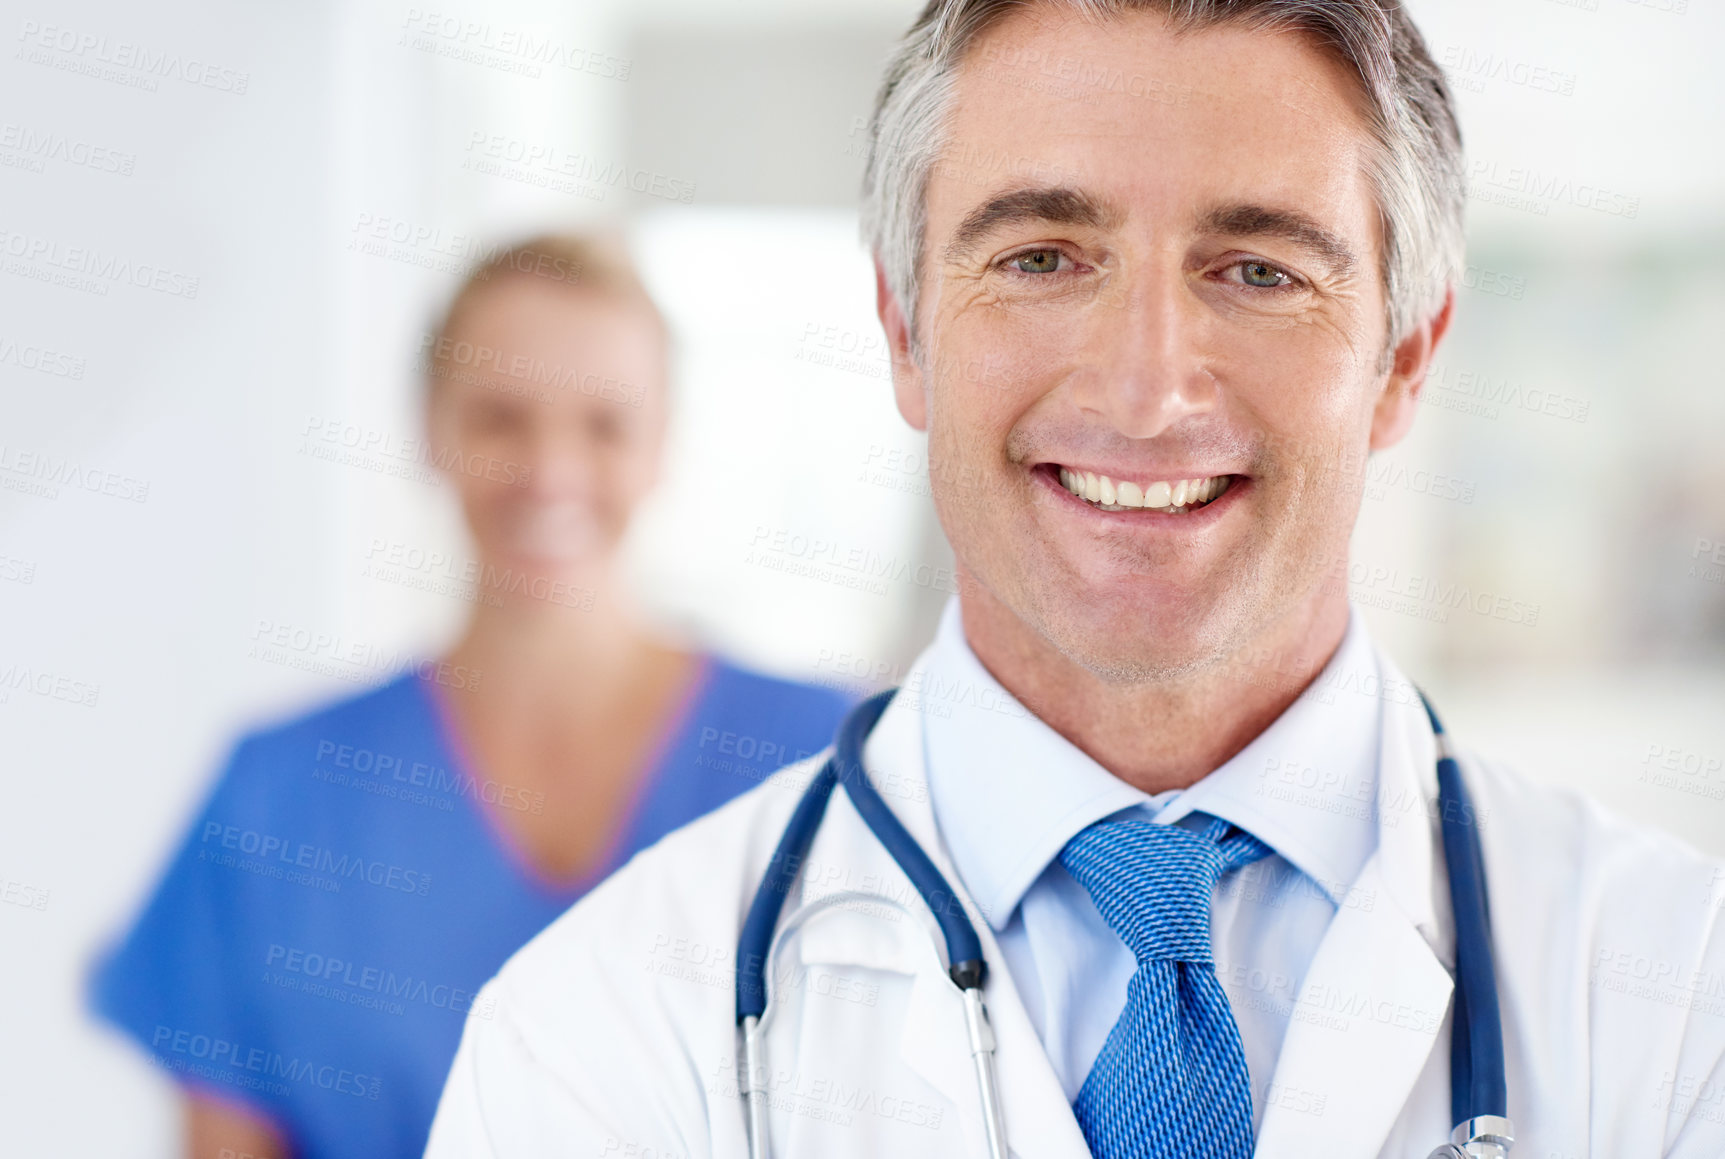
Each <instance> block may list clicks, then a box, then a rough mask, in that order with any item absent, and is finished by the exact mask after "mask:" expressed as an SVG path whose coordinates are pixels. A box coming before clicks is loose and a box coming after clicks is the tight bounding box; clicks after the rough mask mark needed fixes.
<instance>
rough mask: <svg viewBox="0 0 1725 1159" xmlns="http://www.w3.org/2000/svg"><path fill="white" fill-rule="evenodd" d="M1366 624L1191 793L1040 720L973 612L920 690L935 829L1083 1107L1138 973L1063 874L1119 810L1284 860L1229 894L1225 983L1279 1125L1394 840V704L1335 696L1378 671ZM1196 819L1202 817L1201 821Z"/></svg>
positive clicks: (951, 620) (1353, 625)
mask: <svg viewBox="0 0 1725 1159" xmlns="http://www.w3.org/2000/svg"><path fill="white" fill-rule="evenodd" d="M1376 671H1377V658H1376V653H1375V650H1374V649H1373V647H1372V644H1371V641H1370V638H1369V637H1368V636H1367V634H1366V631H1365V628H1364V625H1363V624H1362V623H1361V622H1360V619H1359V615H1358V613H1357V612H1356V613H1353V614H1352V616H1351V617H1350V619H1349V623H1348V629H1347V633H1346V635H1345V636H1344V638H1343V640H1342V644H1341V646H1340V647H1339V648H1338V649H1337V650H1336V653H1335V655H1334V656H1333V657H1331V659H1330V661H1329V664H1328V665H1327V666H1326V668H1325V670H1324V673H1323V674H1322V675H1320V677H1319V678H1318V680H1317V681H1315V682H1314V683H1313V684H1312V686H1311V687H1310V688H1308V689H1307V691H1306V692H1305V694H1303V695H1302V696H1301V697H1300V698H1299V699H1298V700H1296V701H1295V702H1294V704H1293V705H1292V706H1291V707H1290V708H1289V709H1288V710H1287V711H1286V712H1284V713H1283V714H1282V715H1281V716H1280V717H1278V718H1277V719H1276V721H1275V722H1274V723H1273V724H1271V725H1270V727H1269V728H1267V729H1265V730H1264V731H1263V732H1262V733H1260V734H1259V735H1258V737H1257V738H1256V739H1254V740H1253V741H1252V742H1251V743H1250V744H1248V745H1247V746H1246V747H1245V748H1244V749H1242V750H1241V751H1240V752H1239V753H1238V754H1237V755H1235V756H1234V757H1233V758H1232V759H1231V760H1229V761H1228V762H1227V763H1226V764H1224V765H1222V766H1221V767H1220V768H1218V769H1216V770H1215V771H1214V772H1212V773H1211V774H1210V775H1209V776H1207V777H1205V778H1204V779H1203V780H1201V781H1199V782H1198V783H1197V784H1195V785H1193V786H1192V787H1191V788H1188V789H1184V790H1178V789H1176V790H1170V791H1168V792H1165V793H1160V794H1157V795H1156V796H1153V797H1152V796H1150V795H1148V794H1146V793H1143V792H1141V791H1140V790H1138V789H1135V788H1133V787H1132V786H1131V785H1128V784H1127V783H1126V782H1124V781H1122V780H1119V779H1117V778H1116V777H1115V776H1114V775H1113V774H1111V773H1110V772H1108V770H1107V769H1105V768H1103V767H1102V766H1101V765H1099V764H1097V763H1096V762H1095V761H1094V760H1092V759H1091V758H1090V757H1089V756H1087V755H1085V754H1084V753H1083V752H1082V751H1080V750H1079V749H1078V748H1077V747H1076V746H1075V745H1073V744H1072V742H1070V741H1068V740H1067V739H1066V738H1065V737H1062V736H1061V735H1060V734H1059V733H1057V732H1055V731H1054V730H1053V729H1052V728H1050V727H1048V725H1046V724H1044V723H1043V722H1042V721H1040V720H1038V719H1037V718H1036V717H1035V716H1033V715H1031V714H1030V713H1029V712H1028V711H1027V710H1025V709H1024V708H1023V707H1022V706H1021V705H1019V704H1018V702H1017V701H1016V700H1014V699H1013V698H1012V696H1011V695H1010V694H1009V693H1008V692H1006V690H1005V689H1004V688H1002V687H1001V686H1000V683H999V682H998V681H997V680H995V679H994V677H993V676H991V675H990V674H989V673H988V670H987V669H985V668H984V667H983V666H982V664H981V662H979V661H978V660H977V658H976V655H975V653H973V652H972V651H971V650H970V645H969V644H968V643H967V642H966V640H965V637H964V628H963V625H962V623H961V621H960V618H959V606H958V601H957V600H956V599H955V600H953V601H952V602H951V603H949V604H948V605H947V608H946V613H945V615H944V616H943V617H942V620H941V626H940V631H939V632H938V634H937V635H936V637H935V642H934V645H933V647H932V648H931V649H930V651H929V654H928V656H927V660H926V669H925V671H924V674H923V678H922V681H921V683H920V685H919V686H918V687H916V688H915V689H914V690H907V691H913V693H914V695H915V696H916V698H917V701H918V703H919V704H920V705H921V707H922V712H923V719H924V723H925V727H924V734H923V735H924V743H925V745H926V751H925V752H924V757H925V759H926V761H927V767H928V783H929V795H930V798H931V800H932V803H933V806H934V815H935V820H936V823H937V824H938V825H939V827H940V831H941V836H942V837H943V838H944V840H945V842H946V845H947V848H948V849H949V850H950V851H951V854H952V859H953V863H954V866H955V868H956V869H957V870H958V873H959V876H960V877H961V878H962V879H963V881H964V884H965V887H966V888H967V889H968V890H969V892H970V895H971V897H973V898H974V899H975V900H976V902H977V904H978V906H979V907H980V908H981V909H982V912H983V914H984V915H985V916H986V918H987V919H988V922H989V924H990V925H991V926H993V928H994V932H995V935H996V937H997V939H998V940H999V942H1000V949H1001V953H1002V954H1003V955H1004V956H1005V958H1006V966H1007V969H1008V970H1009V971H1010V972H1011V974H1012V980H1013V983H1014V985H1015V986H1016V987H1017V989H1018V992H1019V995H1020V996H1021V998H1022V999H1023V1002H1024V1005H1025V1009H1026V1010H1027V1011H1028V1012H1029V1015H1030V1019H1031V1022H1032V1023H1033V1024H1034V1025H1035V1027H1036V1031H1037V1033H1038V1034H1039V1035H1040V1036H1041V1038H1042V1044H1043V1047H1044V1049H1045V1050H1046V1051H1047V1052H1048V1057H1049V1060H1050V1061H1051V1062H1052V1063H1053V1064H1054V1070H1055V1073H1056V1074H1057V1075H1058V1076H1059V1078H1060V1082H1061V1085H1062V1086H1063V1087H1064V1088H1065V1090H1066V1095H1067V1098H1069V1099H1071V1098H1076V1097H1077V1094H1078V1090H1079V1087H1081V1086H1082V1085H1083V1083H1084V1078H1085V1076H1086V1075H1088V1074H1089V1073H1090V1068H1091V1066H1092V1065H1093V1064H1094V1063H1095V1061H1096V1057H1097V1055H1098V1054H1100V1053H1101V1050H1102V1046H1103V1043H1104V1042H1105V1041H1106V1040H1107V1038H1108V1032H1109V1031H1110V1030H1111V1029H1112V1028H1113V1026H1114V1022H1115V1020H1116V1019H1117V1018H1119V1016H1120V1012H1121V1010H1122V1009H1124V1007H1125V1005H1126V983H1127V982H1128V981H1129V980H1130V979H1131V977H1132V974H1133V972H1134V971H1135V970H1136V969H1137V963H1136V961H1135V960H1134V959H1133V956H1132V953H1131V951H1130V950H1128V949H1127V948H1126V944H1125V943H1124V942H1122V941H1121V940H1120V938H1119V937H1118V936H1117V935H1116V934H1115V933H1114V931H1113V930H1111V929H1110V928H1109V927H1108V924H1107V923H1106V922H1104V921H1103V920H1102V915H1101V914H1099V913H1097V912H1096V907H1095V905H1094V904H1093V903H1092V902H1091V900H1090V895H1089V894H1088V893H1086V892H1085V890H1084V887H1082V886H1081V885H1079V884H1078V883H1077V882H1076V881H1074V880H1073V879H1072V877H1071V876H1070V875H1069V874H1068V873H1067V872H1066V870H1065V869H1064V868H1063V867H1062V866H1061V864H1060V862H1059V855H1060V851H1061V849H1062V848H1063V847H1065V845H1066V843H1067V841H1069V840H1070V839H1071V838H1072V837H1073V836H1074V835H1075V834H1076V833H1078V831H1079V830H1081V829H1083V828H1084V827H1085V826H1087V825H1090V824H1092V823H1093V822H1096V821H1100V820H1102V819H1103V818H1105V817H1111V816H1114V815H1115V814H1128V815H1131V814H1136V815H1138V816H1142V817H1147V818H1149V819H1151V820H1154V821H1157V822H1161V823H1165V824H1177V823H1186V824H1198V823H1200V821H1201V818H1195V817H1193V815H1194V814H1200V813H1201V814H1206V815H1208V816H1212V817H1222V818H1225V819H1226V820H1228V821H1231V822H1233V823H1234V824H1235V825H1238V826H1239V827H1240V828H1242V829H1244V830H1246V831H1247V832H1249V833H1251V834H1252V835H1253V836H1254V837H1256V838H1258V839H1259V840H1260V841H1262V842H1264V843H1265V844H1266V845H1268V846H1269V847H1270V848H1271V849H1272V850H1273V851H1274V852H1273V853H1272V855H1271V856H1269V857H1267V858H1265V859H1263V860H1261V861H1258V862H1256V863H1255V864H1253V865H1251V866H1248V867H1247V868H1245V869H1243V870H1239V871H1237V872H1235V873H1231V874H1229V875H1227V876H1226V877H1224V878H1222V880H1221V881H1219V882H1218V883H1217V886H1216V894H1215V904H1214V910H1213V917H1212V924H1211V935H1212V940H1213V942H1214V945H1215V957H1216V970H1217V974H1218V976H1219V978H1220V979H1221V982H1222V985H1223V988H1224V989H1225V990H1226V991H1227V993H1228V1000H1229V1002H1230V1004H1231V1005H1232V1006H1233V1010H1234V1019H1235V1021H1236V1022H1237V1023H1238V1024H1239V1027H1240V1038H1241V1042H1242V1044H1243V1046H1244V1049H1245V1055H1246V1068H1247V1070H1248V1071H1249V1072H1250V1074H1251V1078H1252V1113H1253V1126H1254V1128H1256V1127H1257V1126H1258V1125H1259V1124H1260V1123H1261V1122H1262V1120H1263V1114H1264V1107H1265V1105H1266V1102H1267V1098H1268V1096H1269V1094H1270V1090H1269V1087H1270V1080H1271V1077H1272V1076H1273V1074H1274V1071H1275V1065H1276V1058H1277V1056H1278V1055H1279V1054H1280V1053H1281V1048H1282V1039H1283V1037H1284V1036H1285V1035H1286V1033H1287V1029H1288V1021H1289V1018H1290V1015H1291V1012H1292V1008H1293V1003H1294V998H1295V996H1296V995H1297V994H1298V992H1299V987H1300V983H1301V981H1302V980H1303V979H1304V978H1305V974H1306V969H1307V967H1308V966H1309V965H1310V964H1311V961H1312V957H1313V955H1314V954H1315V953H1316V951H1317V947H1318V943H1319V941H1320V940H1321V939H1322V938H1323V936H1324V932H1325V931H1326V930H1327V929H1328V928H1329V924H1330V920H1331V918H1333V917H1334V916H1335V914H1336V912H1337V910H1338V908H1339V907H1341V906H1343V905H1349V906H1370V905H1372V904H1374V903H1375V901H1376V899H1375V898H1369V897H1361V896H1359V895H1358V893H1357V892H1355V891H1352V890H1351V886H1352V884H1353V882H1354V881H1355V880H1356V879H1357V878H1358V876H1359V873H1360V870H1361V869H1362V868H1363V867H1364V866H1365V863H1366V861H1367V859H1368V858H1369V857H1370V856H1371V854H1372V853H1373V851H1374V850H1376V848H1377V844H1378V827H1377V819H1376V796H1377V774H1378V769H1377V765H1378V751H1379V740H1378V738H1379V733H1380V728H1381V723H1380V705H1379V703H1378V701H1377V700H1376V699H1375V698H1372V697H1365V696H1355V695H1347V694H1344V695H1333V694H1331V693H1329V692H1326V687H1327V683H1328V682H1327V681H1326V679H1325V678H1326V677H1330V676H1332V675H1334V674H1339V673H1343V672H1352V673H1355V674H1363V673H1375V672H1376ZM1187 818H1192V820H1191V821H1187Z"/></svg>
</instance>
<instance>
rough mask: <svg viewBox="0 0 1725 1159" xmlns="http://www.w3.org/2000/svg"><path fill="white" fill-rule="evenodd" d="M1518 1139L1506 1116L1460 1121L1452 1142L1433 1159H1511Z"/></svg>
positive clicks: (1481, 1116)
mask: <svg viewBox="0 0 1725 1159" xmlns="http://www.w3.org/2000/svg"><path fill="white" fill-rule="evenodd" d="M1514 1142H1515V1124H1514V1123H1511V1122H1510V1121H1509V1120H1508V1119H1506V1118H1504V1117H1503V1116H1502V1115H1478V1116H1476V1117H1474V1118H1472V1119H1469V1120H1467V1121H1466V1122H1465V1123H1457V1124H1456V1128H1455V1131H1454V1132H1453V1133H1452V1134H1451V1135H1450V1141H1449V1142H1448V1143H1445V1144H1444V1145H1443V1146H1442V1147H1439V1148H1438V1149H1437V1150H1436V1151H1433V1152H1432V1153H1431V1155H1430V1157H1429V1159H1507V1156H1508V1155H1509V1148H1510V1145H1511V1144H1512V1143H1514Z"/></svg>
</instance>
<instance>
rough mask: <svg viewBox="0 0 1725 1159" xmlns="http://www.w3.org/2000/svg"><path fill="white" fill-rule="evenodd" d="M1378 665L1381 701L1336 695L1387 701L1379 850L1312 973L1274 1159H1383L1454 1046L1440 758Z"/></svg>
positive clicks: (1273, 1101) (1291, 1033)
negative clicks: (1438, 807)
mask: <svg viewBox="0 0 1725 1159" xmlns="http://www.w3.org/2000/svg"><path fill="white" fill-rule="evenodd" d="M1378 665H1379V669H1380V674H1381V678H1380V679H1377V680H1376V681H1375V682H1373V683H1372V684H1371V685H1370V687H1369V692H1362V691H1360V690H1359V689H1358V688H1343V689H1341V690H1339V691H1338V693H1337V694H1338V695H1343V696H1352V695H1365V694H1370V695H1377V696H1381V697H1382V698H1383V700H1384V711H1383V714H1382V720H1383V737H1382V746H1381V750H1380V755H1379V763H1378V849H1377V851H1376V852H1375V853H1374V854H1373V855H1372V857H1371V859H1370V860H1368V861H1367V863H1366V866H1365V868H1364V869H1363V870H1362V871H1361V874H1360V877H1359V880H1358V881H1357V882H1356V883H1355V885H1354V888H1353V889H1352V890H1351V891H1350V892H1349V895H1348V899H1347V902H1346V903H1345V904H1344V905H1343V906H1342V907H1341V908H1340V909H1339V910H1338V911H1337V913H1336V916H1335V918H1334V920H1333V921H1332V922H1331V924H1330V928H1329V930H1328V932H1327V933H1326V934H1325V935H1324V939H1323V941H1322V942H1320V943H1319V946H1318V951H1317V954H1316V956H1315V957H1314V958H1313V960H1312V964H1311V966H1310V967H1309V969H1308V970H1307V973H1306V977H1305V981H1304V983H1303V984H1302V986H1301V989H1300V996H1299V1000H1298V1001H1297V1002H1296V1003H1295V1005H1294V1009H1293V1015H1292V1018H1291V1020H1290V1022H1289V1024H1288V1032H1287V1037H1286V1038H1285V1039H1284V1040H1283V1045H1282V1052H1281V1056H1280V1058H1279V1059H1278V1061H1277V1065H1276V1072H1275V1078H1274V1080H1273V1082H1272V1084H1271V1087H1270V1093H1269V1097H1268V1099H1267V1100H1266V1102H1267V1105H1266V1107H1265V1110H1264V1117H1263V1120H1262V1124H1261V1126H1260V1129H1259V1136H1258V1148H1257V1153H1258V1154H1259V1155H1261V1156H1281V1155H1318V1154H1321V1155H1324V1156H1325V1157H1326V1159H1371V1157H1373V1156H1376V1155H1378V1154H1379V1153H1380V1150H1381V1149H1382V1148H1383V1146H1384V1143H1385V1140H1386V1139H1387V1137H1388V1136H1389V1134H1390V1132H1391V1130H1392V1129H1394V1128H1395V1126H1396V1124H1397V1121H1398V1120H1399V1119H1401V1118H1402V1117H1403V1113H1404V1107H1405V1106H1406V1105H1407V1104H1408V1102H1409V1097H1410V1094H1411V1093H1412V1092H1413V1090H1414V1088H1415V1085H1416V1083H1417V1082H1418V1081H1419V1079H1420V1076H1421V1073H1422V1071H1425V1070H1426V1067H1427V1064H1428V1060H1429V1059H1430V1057H1431V1053H1432V1050H1433V1049H1434V1048H1435V1047H1436V1046H1437V1045H1438V1043H1439V1042H1440V1040H1441V1041H1444V1042H1447V1037H1446V1036H1442V1035H1441V1031H1442V1028H1443V1026H1444V1024H1445V1015H1446V1013H1447V1011H1448V1008H1449V1002H1450V996H1451V992H1452V990H1453V988H1454V987H1453V983H1452V981H1451V977H1450V973H1449V971H1448V969H1446V967H1445V964H1444V960H1443V958H1447V959H1449V960H1453V940H1452V941H1450V942H1446V940H1445V938H1446V936H1448V935H1447V934H1446V933H1445V931H1447V929H1448V925H1449V923H1448V922H1447V920H1446V921H1444V922H1442V923H1440V922H1439V921H1438V914H1439V911H1440V908H1441V910H1442V911H1443V912H1444V913H1445V915H1446V918H1447V907H1448V894H1447V892H1445V893H1444V894H1443V896H1442V897H1441V899H1440V898H1438V897H1436V896H1435V895H1434V891H1433V885H1434V882H1440V881H1442V880H1443V878H1442V877H1441V868H1440V867H1439V866H1437V865H1434V856H1435V852H1436V843H1435V840H1434V836H1435V835H1434V825H1435V822H1434V820H1433V817H1432V814H1430V813H1429V812H1428V809H1429V808H1430V806H1429V804H1428V803H1429V802H1432V801H1435V800H1436V796H1437V786H1436V777H1435V773H1433V772H1432V771H1431V770H1432V769H1433V768H1434V762H1435V759H1436V752H1435V748H1434V744H1433V741H1432V738H1431V732H1430V729H1429V727H1428V726H1427V725H1426V723H1425V719H1424V715H1423V711H1422V710H1421V709H1420V708H1419V707H1418V703H1417V700H1415V701H1414V702H1413V703H1412V704H1409V703H1405V702H1403V701H1404V699H1405V698H1402V697H1400V696H1399V694H1398V696H1396V697H1392V696H1391V695H1390V693H1391V692H1392V691H1397V690H1405V691H1407V692H1409V693H1410V694H1411V690H1412V688H1413V686H1412V685H1411V684H1409V683H1408V682H1407V681H1406V679H1405V678H1400V677H1399V674H1397V673H1395V672H1394V670H1393V668H1391V667H1390V666H1389V664H1388V661H1387V660H1386V659H1385V658H1384V657H1383V655H1382V653H1379V654H1378ZM1440 954H1441V955H1442V956H1443V958H1440ZM1446 1069H1447V1068H1446ZM1427 1101H1429V1100H1427ZM1443 1103H1444V1106H1445V1107H1446V1108H1447V1105H1448V1098H1447V1090H1446V1092H1445V1097H1444V1100H1443ZM1338 1123H1340V1124H1344V1125H1345V1126H1344V1129H1342V1130H1337V1124H1338ZM1441 1129H1442V1130H1447V1126H1446V1127H1444V1128H1441ZM1442 1137H1443V1136H1442V1135H1441V1134H1438V1135H1435V1136H1434V1137H1433V1144H1434V1145H1435V1143H1436V1142H1438V1141H1440V1140H1441V1139H1442Z"/></svg>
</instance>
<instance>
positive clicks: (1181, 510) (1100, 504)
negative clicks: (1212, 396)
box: [1037, 463, 1245, 515]
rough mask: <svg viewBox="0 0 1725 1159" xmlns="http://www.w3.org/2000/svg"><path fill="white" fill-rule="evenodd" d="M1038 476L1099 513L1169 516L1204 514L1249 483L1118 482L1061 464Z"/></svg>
mask: <svg viewBox="0 0 1725 1159" xmlns="http://www.w3.org/2000/svg"><path fill="white" fill-rule="evenodd" d="M1037 473H1038V474H1041V475H1043V476H1044V477H1045V478H1047V479H1050V480H1057V481H1058V482H1059V484H1060V486H1061V487H1062V488H1064V489H1065V490H1066V491H1067V493H1069V494H1071V495H1073V496H1075V497H1077V498H1078V499H1081V500H1083V501H1084V502H1085V503H1086V504H1088V505H1089V506H1091V507H1093V508H1095V509H1096V510H1098V511H1110V512H1139V511H1146V512H1150V511H1153V512H1158V513H1162V514H1168V515H1184V514H1186V513H1188V512H1194V511H1199V510H1202V509H1203V508H1205V507H1208V506H1210V505H1211V504H1212V503H1215V502H1216V501H1217V500H1219V499H1221V498H1222V496H1224V495H1226V494H1227V493H1228V492H1229V491H1230V490H1232V489H1233V488H1234V487H1236V486H1237V485H1238V484H1240V483H1243V482H1244V481H1245V480H1244V477H1243V476H1239V475H1200V476H1195V477H1193V478H1187V479H1148V478H1139V479H1127V478H1116V477H1114V476H1111V475H1106V474H1103V473H1101V472H1099V471H1087V470H1084V469H1082V468H1079V467H1069V466H1066V465H1064V464H1059V463H1044V464H1041V465H1040V466H1039V467H1038V468H1037Z"/></svg>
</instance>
